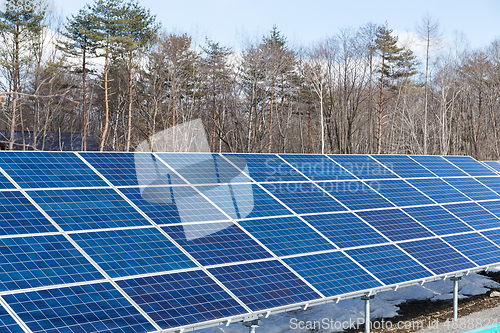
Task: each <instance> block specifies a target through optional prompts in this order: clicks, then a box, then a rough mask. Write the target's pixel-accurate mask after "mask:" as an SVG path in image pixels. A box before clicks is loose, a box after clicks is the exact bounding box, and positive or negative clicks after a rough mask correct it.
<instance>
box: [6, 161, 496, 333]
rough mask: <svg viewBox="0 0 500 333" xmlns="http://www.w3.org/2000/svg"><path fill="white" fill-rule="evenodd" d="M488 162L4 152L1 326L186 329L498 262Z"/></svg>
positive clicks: (134, 332)
mask: <svg viewBox="0 0 500 333" xmlns="http://www.w3.org/2000/svg"><path fill="white" fill-rule="evenodd" d="M494 163H496V164H498V163H497V162H494ZM494 163H480V162H477V161H475V160H474V159H472V158H469V157H458V156H452V157H448V156H446V157H442V156H403V155H398V156H384V155H374V156H369V155H296V154H292V155H277V154H262V155H260V154H201V153H185V154H183V153H110V152H107V153H98V152H92V153H71V152H66V153H46V152H43V153H42V152H0V226H1V228H0V292H1V293H2V295H1V296H0V332H15V333H18V332H23V333H29V332H32V333H38V332H39V333H42V332H43V333H48V332H50V333H56V332H72V333H77V332H78V333H80V332H85V333H87V332H112V333H124V332H127V333H129V332H131V333H146V332H158V331H161V330H166V331H165V332H175V331H182V330H185V331H190V330H192V329H197V328H201V327H205V326H211V325H218V324H221V323H225V324H227V323H228V322H233V321H241V320H248V319H249V318H250V319H252V318H257V317H258V316H262V315H268V314H269V313H274V312H279V311H286V310H291V309H298V308H301V307H302V308H303V307H304V306H306V307H307V306H309V305H314V304H319V303H324V302H326V301H330V300H340V299H344V298H349V297H355V296H360V295H366V294H368V293H369V292H378V291H383V290H389V289H393V288H395V287H399V286H404V285H410V284H415V283H420V282H423V281H431V280H435V279H440V278H444V277H445V276H452V275H457V274H463V273H466V272H469V271H476V270H481V269H484V268H486V267H489V266H496V265H500V176H498V175H497V174H498V173H497V172H498V170H500V167H499V168H498V169H497V168H496V164H494ZM498 165H500V164H498Z"/></svg>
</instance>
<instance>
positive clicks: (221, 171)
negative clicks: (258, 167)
mask: <svg viewBox="0 0 500 333" xmlns="http://www.w3.org/2000/svg"><path fill="white" fill-rule="evenodd" d="M158 156H159V157H160V158H161V159H162V160H163V161H165V162H166V163H167V164H168V165H170V166H171V167H172V168H174V169H175V171H177V172H178V173H179V174H180V175H181V176H182V177H184V178H185V179H186V180H187V181H188V182H190V183H191V184H217V183H231V182H250V181H251V180H250V179H249V178H248V177H247V176H245V175H244V174H242V173H241V172H240V170H238V169H236V168H235V167H234V166H233V165H231V164H230V163H229V162H228V161H227V160H226V159H225V158H224V157H222V156H220V155H217V154H196V153H189V154H186V153H158ZM234 162H235V163H234V164H236V165H238V166H240V167H242V169H244V168H245V164H244V160H243V163H242V162H237V161H236V159H234Z"/></svg>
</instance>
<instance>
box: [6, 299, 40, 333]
mask: <svg viewBox="0 0 500 333" xmlns="http://www.w3.org/2000/svg"><path fill="white" fill-rule="evenodd" d="M0 306H3V308H4V309H5V310H6V311H7V313H8V314H9V315H10V316H11V317H12V319H14V321H15V322H16V323H17V324H18V325H19V327H21V329H22V330H23V331H24V332H25V333H33V332H32V331H31V330H30V328H29V327H28V325H26V323H25V322H24V321H23V320H22V319H21V318H20V317H19V316H18V315H17V313H16V312H15V311H14V310H13V309H12V308H11V306H10V305H9V303H7V302H6V301H5V300H4V299H3V297H2V296H1V295H0Z"/></svg>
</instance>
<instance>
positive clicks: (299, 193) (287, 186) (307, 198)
mask: <svg viewBox="0 0 500 333" xmlns="http://www.w3.org/2000/svg"><path fill="white" fill-rule="evenodd" d="M263 186H264V187H265V188H266V189H267V190H268V191H269V192H270V193H271V194H272V195H274V196H275V197H277V198H278V199H279V200H280V201H282V202H283V203H284V204H285V205H287V206H288V207H289V208H290V209H292V210H293V211H294V212H296V213H297V214H310V213H328V212H338V211H345V210H347V209H345V208H344V207H343V206H342V205H341V204H339V203H338V202H337V201H336V200H335V199H334V198H332V197H331V196H329V195H328V194H327V193H325V192H324V191H322V190H321V188H319V187H317V186H316V185H314V184H313V183H268V184H263Z"/></svg>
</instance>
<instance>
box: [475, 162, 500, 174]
mask: <svg viewBox="0 0 500 333" xmlns="http://www.w3.org/2000/svg"><path fill="white" fill-rule="evenodd" d="M478 162H479V163H481V164H482V165H484V166H485V167H487V168H488V169H490V170H491V171H493V172H494V173H496V174H498V171H497V170H495V169H494V168H493V167H492V166H491V165H490V164H488V163H486V162H487V161H478Z"/></svg>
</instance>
